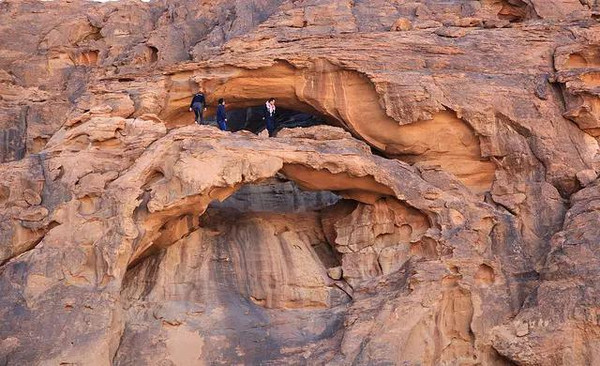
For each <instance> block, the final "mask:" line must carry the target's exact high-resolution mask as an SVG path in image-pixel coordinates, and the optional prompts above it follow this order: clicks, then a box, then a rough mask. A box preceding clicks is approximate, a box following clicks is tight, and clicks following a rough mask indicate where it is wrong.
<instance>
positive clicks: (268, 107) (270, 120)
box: [263, 98, 275, 137]
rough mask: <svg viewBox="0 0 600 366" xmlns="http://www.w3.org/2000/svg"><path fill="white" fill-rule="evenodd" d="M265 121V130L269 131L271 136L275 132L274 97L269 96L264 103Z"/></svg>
mask: <svg viewBox="0 0 600 366" xmlns="http://www.w3.org/2000/svg"><path fill="white" fill-rule="evenodd" d="M264 111H265V112H264V113H265V115H264V117H263V119H264V120H265V123H266V125H267V131H269V137H273V136H274V134H275V98H269V100H267V102H266V103H265V109H264Z"/></svg>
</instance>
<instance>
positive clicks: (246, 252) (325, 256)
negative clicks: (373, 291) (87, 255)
mask: <svg viewBox="0 0 600 366" xmlns="http://www.w3.org/2000/svg"><path fill="white" fill-rule="evenodd" d="M356 205H357V202H356V201H354V200H351V199H344V198H342V197H341V196H340V195H338V194H337V193H336V192H335V191H329V190H307V189H303V188H302V187H301V186H300V185H298V184H297V183H296V182H294V181H293V180H290V179H288V178H287V177H286V176H284V175H283V174H281V173H279V174H277V175H276V176H275V177H272V178H268V179H266V180H262V181H258V182H255V183H253V184H246V185H243V186H241V187H240V188H239V189H238V190H237V191H236V192H235V193H233V194H232V195H231V196H229V197H228V198H226V199H224V200H223V201H218V200H216V201H213V202H212V203H210V205H209V206H208V208H207V209H206V211H205V212H204V213H203V214H202V215H201V216H200V217H199V221H198V224H197V229H196V230H195V231H193V232H191V233H189V234H188V235H187V236H186V237H184V238H182V240H179V241H177V242H175V243H174V244H172V245H170V246H169V247H165V248H162V249H161V250H159V251H156V252H154V253H152V254H150V255H148V256H146V257H144V258H142V259H141V260H140V261H139V263H137V264H136V265H135V266H133V267H132V268H130V269H129V271H128V273H127V275H126V278H125V281H124V286H123V290H122V294H123V297H124V299H126V300H125V307H124V308H125V311H126V312H127V317H128V319H129V323H128V325H127V326H126V328H125V331H124V335H123V341H122V344H123V345H124V346H123V349H134V348H135V347H134V345H135V344H136V342H140V340H141V341H142V342H143V343H144V344H149V343H151V340H152V339H154V338H155V337H158V336H159V335H160V334H165V333H164V332H171V331H176V330H174V329H179V328H187V329H193V330H194V333H193V334H198V335H201V336H202V337H203V338H204V339H205V340H204V341H203V342H205V343H204V348H203V351H202V354H200V353H198V356H200V355H201V356H202V358H204V359H205V360H208V361H210V362H211V363H215V362H216V363H218V361H222V360H226V361H227V362H229V361H232V360H234V361H236V362H243V363H249V364H262V363H265V362H272V361H273V360H277V359H279V358H281V357H283V356H286V357H295V356H294V355H289V354H286V352H285V350H286V349H287V347H290V345H296V346H299V347H305V346H307V345H308V346H310V345H317V344H320V343H321V342H328V340H331V339H334V338H335V337H336V336H337V335H338V334H339V331H340V329H342V327H343V322H344V316H345V315H344V314H345V309H346V308H347V307H348V306H349V305H350V303H351V301H352V297H351V296H350V294H349V293H348V292H346V291H351V290H352V289H351V288H350V286H349V285H348V284H347V283H346V282H345V280H344V279H343V278H342V272H341V255H340V253H338V252H337V251H336V250H335V249H334V248H333V247H332V246H331V245H330V243H329V239H328V235H326V234H325V232H324V229H323V222H322V220H323V218H324V217H325V216H326V215H327V214H326V213H329V212H330V211H332V210H334V211H335V212H340V211H344V212H345V213H347V212H349V211H351V210H352V209H354V208H355V207H356ZM332 269H335V270H333V271H332ZM132 324H133V325H132ZM165 329H166V330H165ZM161 332H162V333H161ZM169 334H170V333H169ZM196 337H197V336H196ZM224 339H225V340H227V341H223V340H224ZM163 346H164V345H160V346H158V347H157V348H156V349H152V350H147V351H146V352H147V353H149V354H152V355H154V353H153V352H158V353H157V354H156V355H155V356H153V357H161V356H162V355H164V354H168V352H169V346H168V345H167V346H166V348H165V349H162V348H161V347H163ZM129 357H134V356H132V355H131V354H129V353H122V354H120V353H117V355H116V358H115V359H116V362H115V364H127V363H129V362H131V361H132V360H131V359H129ZM297 357H299V358H298V360H300V359H301V357H302V356H301V353H299V354H298V355H297Z"/></svg>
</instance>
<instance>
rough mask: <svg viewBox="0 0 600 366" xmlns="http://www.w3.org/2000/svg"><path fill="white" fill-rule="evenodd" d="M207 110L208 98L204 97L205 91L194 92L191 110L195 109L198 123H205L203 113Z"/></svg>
mask: <svg viewBox="0 0 600 366" xmlns="http://www.w3.org/2000/svg"><path fill="white" fill-rule="evenodd" d="M205 110H206V100H205V98H204V93H202V92H201V91H198V92H197V93H196V94H194V97H193V98H192V102H191V103H190V112H191V111H194V114H195V115H196V118H195V119H194V120H195V121H196V123H197V124H199V125H202V124H204V116H203V113H204V111H205Z"/></svg>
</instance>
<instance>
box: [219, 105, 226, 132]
mask: <svg viewBox="0 0 600 366" xmlns="http://www.w3.org/2000/svg"><path fill="white" fill-rule="evenodd" d="M217 123H218V124H219V129H220V130H221V131H227V115H226V113H225V99H223V98H221V99H219V105H218V106H217Z"/></svg>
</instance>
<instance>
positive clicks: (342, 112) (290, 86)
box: [160, 59, 495, 193]
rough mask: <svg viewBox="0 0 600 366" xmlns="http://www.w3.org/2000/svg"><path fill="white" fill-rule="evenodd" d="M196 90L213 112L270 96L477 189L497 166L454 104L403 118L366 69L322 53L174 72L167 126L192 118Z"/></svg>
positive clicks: (169, 82)
mask: <svg viewBox="0 0 600 366" xmlns="http://www.w3.org/2000/svg"><path fill="white" fill-rule="evenodd" d="M196 88H201V89H203V90H204V91H205V92H206V93H207V96H208V103H209V105H211V106H213V108H211V109H209V114H210V113H214V105H216V100H217V99H218V98H220V97H224V98H225V99H226V100H227V102H228V104H229V108H244V107H249V106H256V105H262V104H263V103H264V101H265V100H266V99H267V98H269V97H274V98H276V100H277V103H278V104H279V105H280V106H282V107H285V108H288V109H292V110H297V111H302V112H306V113H310V114H314V115H319V116H322V117H323V119H324V120H325V121H327V123H328V124H331V125H334V126H340V127H343V128H345V129H346V130H348V131H350V132H351V133H352V134H353V135H354V136H355V137H358V138H360V139H362V140H364V141H365V142H367V143H368V144H369V145H370V146H372V147H373V148H375V149H377V150H379V151H381V152H382V153H383V154H385V155H386V156H388V157H392V158H398V159H401V160H404V161H407V162H410V163H414V162H418V161H424V162H429V163H431V164H436V165H440V166H442V168H443V169H444V170H446V171H448V172H450V173H452V174H455V175H456V176H457V177H458V178H459V179H461V181H463V182H464V183H465V184H466V185H467V186H469V187H470V188H472V189H473V190H474V191H475V192H478V193H482V192H485V191H487V190H489V188H490V186H491V183H492V181H493V176H494V170H495V165H494V164H493V163H492V162H490V161H489V160H488V159H487V158H484V157H482V153H481V148H480V141H479V137H478V136H477V134H476V133H475V131H474V130H473V129H472V128H471V127H470V125H469V124H468V123H466V122H465V121H464V120H462V119H461V118H460V117H459V116H458V115H457V114H456V113H455V112H454V111H452V110H444V109H443V108H442V110H440V111H438V112H437V113H434V114H432V115H431V119H428V120H419V121H415V122H413V121H397V120H395V119H393V118H392V117H390V116H389V115H388V112H387V111H386V106H385V105H384V102H383V101H382V99H381V98H380V94H379V92H378V91H377V87H376V85H375V84H374V83H373V82H372V81H371V80H370V79H369V78H368V77H367V76H366V75H364V74H361V73H359V72H356V71H353V70H351V69H345V68H342V67H340V66H338V65H334V64H332V63H330V62H329V61H327V60H325V59H316V60H313V61H310V62H304V63H302V64H299V65H293V64H292V63H291V62H288V61H276V62H274V63H273V65H272V66H270V67H261V68H256V69H244V68H239V67H234V66H226V65H224V66H221V67H213V68H202V67H196V68H190V70H189V71H177V72H172V73H168V75H167V80H166V89H167V102H166V106H165V108H163V110H162V112H161V114H160V116H161V118H162V119H164V120H165V121H166V123H167V125H168V126H181V125H185V124H188V123H189V120H190V117H189V113H188V112H187V108H188V106H189V97H190V95H191V93H192V91H193V90H195V89H196Z"/></svg>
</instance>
